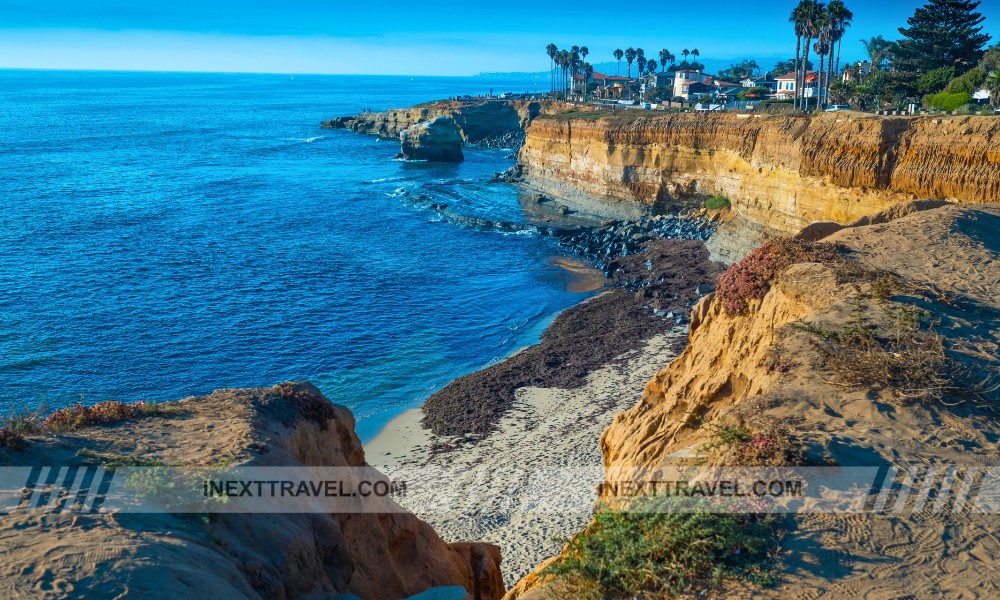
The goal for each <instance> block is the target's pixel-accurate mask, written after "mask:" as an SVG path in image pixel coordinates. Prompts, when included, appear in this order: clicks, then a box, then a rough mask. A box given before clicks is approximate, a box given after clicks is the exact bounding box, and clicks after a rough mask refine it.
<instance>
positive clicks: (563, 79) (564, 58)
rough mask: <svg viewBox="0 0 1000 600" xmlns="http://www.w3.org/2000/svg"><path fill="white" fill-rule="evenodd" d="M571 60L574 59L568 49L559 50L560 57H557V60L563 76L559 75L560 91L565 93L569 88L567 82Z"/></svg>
mask: <svg viewBox="0 0 1000 600" xmlns="http://www.w3.org/2000/svg"><path fill="white" fill-rule="evenodd" d="M571 60H572V59H571V57H570V53H569V52H568V51H566V50H560V51H559V57H558V58H557V59H556V62H557V63H558V64H559V66H560V67H561V76H560V77H559V91H560V92H562V93H564V94H565V93H566V91H567V89H568V86H567V85H566V83H567V74H568V73H569V65H570V62H571Z"/></svg>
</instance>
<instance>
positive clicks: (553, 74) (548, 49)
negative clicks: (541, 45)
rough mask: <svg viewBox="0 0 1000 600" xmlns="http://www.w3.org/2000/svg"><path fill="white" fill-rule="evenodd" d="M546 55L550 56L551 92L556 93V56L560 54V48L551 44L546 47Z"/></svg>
mask: <svg viewBox="0 0 1000 600" xmlns="http://www.w3.org/2000/svg"><path fill="white" fill-rule="evenodd" d="M545 53H546V54H548V55H549V91H550V92H554V91H555V89H556V54H558V53H559V47H558V46H556V45H555V44H549V45H548V46H546V47H545Z"/></svg>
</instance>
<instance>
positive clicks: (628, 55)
mask: <svg viewBox="0 0 1000 600" xmlns="http://www.w3.org/2000/svg"><path fill="white" fill-rule="evenodd" d="M635 56H636V55H635V48H629V49H628V50H626V51H625V66H626V67H628V78H629V79H632V63H633V62H635Z"/></svg>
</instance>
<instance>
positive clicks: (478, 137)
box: [323, 100, 552, 145]
mask: <svg viewBox="0 0 1000 600" xmlns="http://www.w3.org/2000/svg"><path fill="white" fill-rule="evenodd" d="M550 110H552V109H551V108H550V107H549V105H548V104H545V103H542V102H535V101H528V100H474V101H457V100H456V101H439V102H431V103H428V104H420V105H417V106H414V107H412V108H394V109H389V110H386V111H384V112H371V113H360V114H358V115H355V116H353V117H339V118H336V119H331V120H329V121H324V122H323V127H325V128H328V129H350V130H352V131H356V132H358V133H367V134H372V135H377V136H379V137H380V138H383V139H386V140H398V139H399V134H400V132H402V131H403V130H405V129H407V128H409V127H411V126H413V125H416V124H417V123H421V122H423V121H429V120H431V119H436V118H438V117H447V118H449V119H452V120H453V121H455V124H456V125H457V126H458V129H459V133H460V134H461V135H462V139H463V140H464V141H465V142H466V143H469V144H483V143H486V144H488V145H500V144H501V143H502V142H504V141H505V140H507V141H513V139H512V138H514V137H517V138H518V140H517V141H518V142H520V137H521V136H523V132H524V129H525V127H527V126H528V124H529V123H530V122H531V121H532V120H533V119H535V118H536V117H538V116H539V115H541V114H545V113H547V112H550ZM518 145H519V144H518Z"/></svg>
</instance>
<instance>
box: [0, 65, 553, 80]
mask: <svg viewBox="0 0 1000 600" xmlns="http://www.w3.org/2000/svg"><path fill="white" fill-rule="evenodd" d="M0 71H52V72H69V73H178V74H192V73H203V74H205V75H313V76H320V77H322V76H329V77H451V78H460V77H485V76H488V75H505V74H511V75H520V74H524V75H546V72H545V71H492V72H485V71H484V72H480V73H476V74H475V75H427V74H409V73H395V74H387V73H311V72H304V71H301V72H300V71H281V72H278V71H198V70H194V69H192V70H184V69H176V70H175V69H170V70H161V69H73V68H63V67H0Z"/></svg>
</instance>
